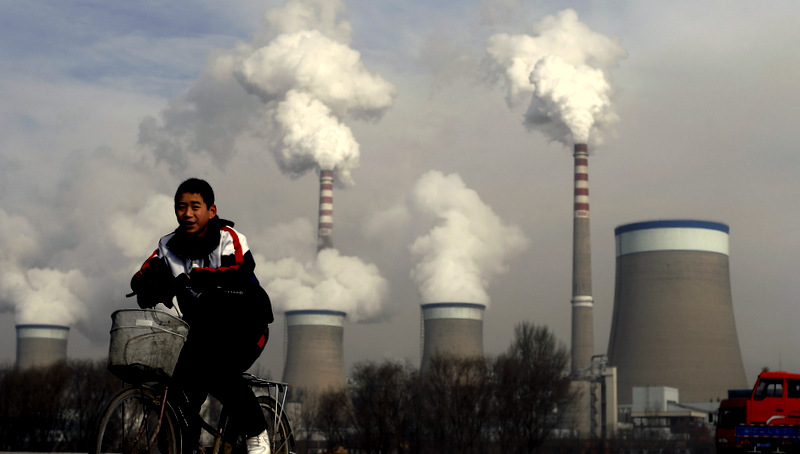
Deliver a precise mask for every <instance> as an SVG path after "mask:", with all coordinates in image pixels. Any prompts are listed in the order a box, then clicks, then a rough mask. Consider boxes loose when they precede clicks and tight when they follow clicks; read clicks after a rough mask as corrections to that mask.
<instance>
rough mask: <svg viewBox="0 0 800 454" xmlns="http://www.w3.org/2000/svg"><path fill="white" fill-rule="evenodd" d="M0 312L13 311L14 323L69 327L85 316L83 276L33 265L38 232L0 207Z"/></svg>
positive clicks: (71, 271)
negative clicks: (1, 233)
mask: <svg viewBox="0 0 800 454" xmlns="http://www.w3.org/2000/svg"><path fill="white" fill-rule="evenodd" d="M0 230H1V231H3V232H5V233H6V234H7V235H3V238H2V240H0V311H6V310H11V311H13V312H14V315H15V321H16V323H17V324H55V325H65V326H71V325H73V324H74V323H75V322H77V321H79V320H83V319H84V318H86V315H87V314H86V305H85V303H84V300H83V298H82V297H85V296H86V294H85V293H84V289H86V288H87V282H86V278H85V277H84V276H83V274H82V273H81V272H80V271H78V270H75V269H73V270H69V271H61V270H57V269H53V268H40V267H37V266H34V265H33V264H34V263H36V262H37V261H38V260H37V259H36V255H37V254H38V250H39V247H38V244H39V239H40V238H39V235H38V234H37V233H36V231H35V230H34V228H33V226H32V225H31V224H30V222H29V221H28V220H27V219H26V218H25V217H23V216H17V215H9V214H8V213H6V212H5V211H4V210H2V209H0Z"/></svg>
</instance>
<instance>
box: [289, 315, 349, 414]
mask: <svg viewBox="0 0 800 454" xmlns="http://www.w3.org/2000/svg"><path fill="white" fill-rule="evenodd" d="M345 316H346V314H345V313H344V312H339V311H330V310H296V311H286V332H287V342H286V363H285V365H284V368H283V381H285V382H287V383H289V385H290V386H291V389H292V390H293V398H301V396H302V394H303V393H316V392H322V391H325V390H329V389H337V388H343V387H344V386H345V385H346V381H345V370H344V344H343V341H344V318H345ZM298 391H299V393H298Z"/></svg>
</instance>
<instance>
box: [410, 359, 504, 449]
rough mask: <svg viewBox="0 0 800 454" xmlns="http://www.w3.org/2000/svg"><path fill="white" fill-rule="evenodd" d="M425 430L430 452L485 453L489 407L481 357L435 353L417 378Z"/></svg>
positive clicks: (486, 375)
mask: <svg viewBox="0 0 800 454" xmlns="http://www.w3.org/2000/svg"><path fill="white" fill-rule="evenodd" d="M421 383H422V389H423V393H424V398H423V399H422V402H421V403H422V405H423V407H424V409H425V413H424V415H423V417H424V421H425V429H426V434H427V435H428V437H426V439H427V440H428V441H429V447H430V448H433V451H432V452H437V453H469V452H485V451H486V444H487V442H488V439H489V437H488V435H489V431H488V427H487V425H486V422H487V420H489V417H490V409H491V408H492V392H491V385H492V383H491V380H490V370H489V367H488V366H487V363H486V361H485V360H484V359H483V358H459V357H453V356H436V357H434V358H433V359H432V360H431V363H430V367H429V368H428V370H427V371H426V373H425V375H424V376H422V379H421Z"/></svg>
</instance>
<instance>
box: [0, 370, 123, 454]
mask: <svg viewBox="0 0 800 454" xmlns="http://www.w3.org/2000/svg"><path fill="white" fill-rule="evenodd" d="M120 386H121V383H120V382H119V380H117V379H115V378H114V377H113V376H111V374H109V373H108V372H107V371H106V362H105V360H103V361H96V362H86V361H74V362H68V363H67V362H61V363H58V364H55V365H52V366H49V367H37V368H31V369H25V370H17V369H14V368H11V367H9V368H7V369H5V370H0V427H2V428H3V430H0V450H4V451H45V452H51V451H73V452H81V451H83V452H86V451H88V449H89V448H88V442H89V440H90V438H91V435H92V434H93V433H94V431H95V428H96V427H97V422H98V421H99V418H100V416H101V415H102V412H103V410H104V409H105V404H106V402H107V401H108V400H109V399H110V397H111V396H112V395H113V393H114V392H116V391H117V390H118V389H119V387H120Z"/></svg>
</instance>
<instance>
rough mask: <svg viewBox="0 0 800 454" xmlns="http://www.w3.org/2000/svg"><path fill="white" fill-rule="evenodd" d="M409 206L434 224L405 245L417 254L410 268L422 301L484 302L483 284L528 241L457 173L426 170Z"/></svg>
mask: <svg viewBox="0 0 800 454" xmlns="http://www.w3.org/2000/svg"><path fill="white" fill-rule="evenodd" d="M411 209H412V210H414V211H415V212H416V213H417V214H419V215H420V218H421V219H423V220H427V222H431V223H433V228H431V230H430V231H429V232H428V233H427V234H425V235H423V236H420V237H418V238H417V239H416V240H415V241H414V242H413V243H412V244H411V246H410V250H411V253H412V255H413V256H414V257H416V259H417V260H418V262H417V265H416V266H415V267H414V269H413V270H412V272H411V277H412V278H413V279H414V281H415V282H416V283H417V287H418V289H419V292H420V294H421V296H422V301H423V302H426V303H435V302H442V301H464V302H469V303H479V304H483V305H488V304H489V302H490V298H489V294H488V293H487V289H486V287H487V285H488V284H489V282H490V281H491V279H492V278H493V277H494V276H496V275H498V274H501V273H504V272H505V271H506V269H507V264H506V263H507V261H508V260H509V259H510V258H511V257H512V256H513V255H514V254H517V253H519V252H521V251H522V250H524V249H525V248H526V247H527V246H528V240H527V239H526V238H525V236H524V235H523V233H522V231H521V230H520V229H519V228H518V227H516V226H509V225H506V224H505V223H504V222H503V221H502V220H501V219H500V218H499V217H498V216H497V215H496V214H495V213H494V211H492V209H491V208H490V207H489V206H487V205H486V204H485V203H484V202H483V201H482V200H481V199H480V197H479V196H478V194H477V193H476V192H475V191H474V190H472V189H469V188H467V187H466V185H465V184H464V182H463V181H462V179H461V177H460V176H459V175H458V174H450V175H444V174H443V173H441V172H438V171H430V172H428V173H426V174H425V175H423V176H422V177H421V178H420V179H419V180H418V181H417V183H416V185H415V186H414V190H413V194H412V197H411Z"/></svg>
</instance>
